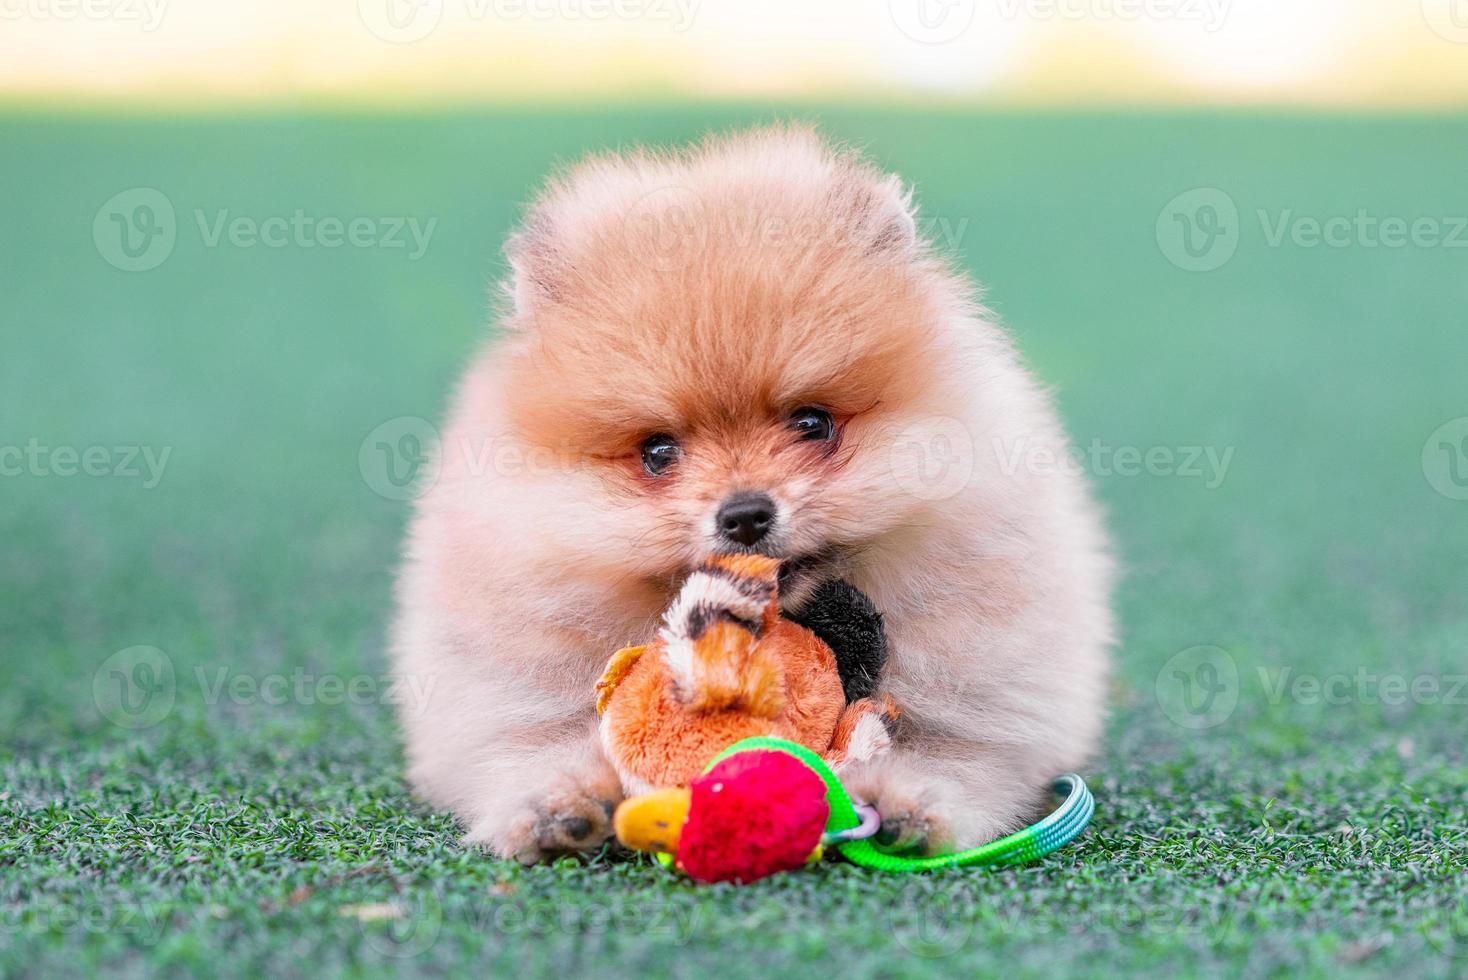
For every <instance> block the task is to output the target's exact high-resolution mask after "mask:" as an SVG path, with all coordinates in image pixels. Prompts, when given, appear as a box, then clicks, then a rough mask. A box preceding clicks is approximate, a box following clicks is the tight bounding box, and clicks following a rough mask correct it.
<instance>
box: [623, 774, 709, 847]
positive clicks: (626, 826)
mask: <svg viewBox="0 0 1468 980" xmlns="http://www.w3.org/2000/svg"><path fill="white" fill-rule="evenodd" d="M692 799H693V795H692V793H690V792H689V791H688V790H687V789H664V790H658V791H657V792H656V793H648V794H646V795H644V796H634V797H632V798H631V799H630V800H623V801H622V803H621V805H619V806H618V807H617V812H616V815H615V816H614V817H613V818H612V827H613V829H614V830H615V831H616V832H617V840H619V841H621V842H622V846H623V847H629V848H631V849H632V850H634V851H651V852H653V853H655V854H675V853H677V851H678V838H679V837H680V836H681V835H682V833H683V824H684V823H686V822H687V821H688V807H689V804H690V802H691V801H692Z"/></svg>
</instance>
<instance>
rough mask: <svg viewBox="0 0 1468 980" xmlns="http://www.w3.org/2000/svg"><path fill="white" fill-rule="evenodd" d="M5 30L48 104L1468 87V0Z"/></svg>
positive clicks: (641, 10) (492, 2)
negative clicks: (1467, 46) (1467, 6)
mask: <svg viewBox="0 0 1468 980" xmlns="http://www.w3.org/2000/svg"><path fill="white" fill-rule="evenodd" d="M3 16H4V34H5V45H6V46H5V59H4V62H3V64H0V85H3V86H4V87H5V89H6V90H7V91H8V92H9V93H10V94H11V95H12V96H14V97H24V98H26V99H43V100H67V101H77V100H83V101H97V100H102V101H106V102H109V103H111V102H123V103H128V104H159V103H162V104H171V105H176V104H184V105H191V106H217V105H219V104H221V103H241V102H243V103H260V102H267V103H281V102H286V103H291V102H302V101H304V102H313V103H321V102H328V103H338V102H345V103H355V104H369V105H371V104H381V103H383V102H389V103H402V102H410V103H415V104H423V103H431V102H444V101H447V102H483V101H489V102H494V103H499V104H505V103H514V102H519V101H523V100H546V99H562V100H564V99H572V100H592V101H597V102H603V101H608V100H625V99H631V98H642V99H646V98H652V99H657V100H666V99H676V98H684V99H687V98H699V99H707V98H714V99H729V98H745V99H749V98H767V97H773V98H792V97H801V98H812V97H814V98H823V99H824V98H841V99H853V98H855V99H869V98H877V99H881V100H884V101H887V100H894V99H897V100H902V99H906V100H933V99H936V100H955V101H961V102H971V101H973V100H983V101H985V102H1002V103H1006V104H1023V105H1107V104H1128V105H1177V104H1188V105H1192V104H1213V105H1219V104H1251V105H1258V104H1272V105H1312V106H1333V107H1343V106H1375V107H1388V106H1390V107H1411V106H1454V105H1461V104H1462V103H1463V101H1464V98H1465V96H1464V92H1465V89H1468V63H1465V61H1468V60H1465V58H1464V56H1463V51H1462V49H1461V48H1455V47H1453V45H1454V44H1455V43H1456V44H1459V45H1461V44H1464V43H1468V13H1465V11H1464V9H1463V7H1462V3H1461V0H1395V2H1382V0H804V2H801V3H788V2H781V0H745V2H739V3H736V2H732V0H260V2H257V3H252V4H249V5H248V6H241V5H235V4H224V3H210V2H204V0H7V6H6V8H5V13H4V15H3ZM1445 42H1446V43H1445Z"/></svg>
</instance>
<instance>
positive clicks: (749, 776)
mask: <svg viewBox="0 0 1468 980" xmlns="http://www.w3.org/2000/svg"><path fill="white" fill-rule="evenodd" d="M689 789H690V790H692V794H693V798H692V802H691V804H690V805H689V809H688V822H687V823H686V824H684V826H683V833H682V835H681V836H680V837H679V840H678V855H677V862H678V866H679V867H680V868H682V869H683V870H684V871H685V872H686V873H687V874H688V876H689V877H691V878H695V879H697V880H699V881H736V882H741V883H746V884H747V883H749V882H751V881H756V880H758V879H760V878H764V877H766V876H767V875H772V874H774V873H775V872H777V871H793V870H794V869H796V868H799V867H801V866H802V865H803V864H805V862H806V860H807V859H808V858H809V857H810V856H811V852H812V851H814V850H815V849H816V846H817V845H818V844H820V842H821V834H822V832H824V831H825V829H826V820H827V818H828V817H829V816H830V812H831V807H830V804H828V803H827V802H826V784H825V781H824V780H822V779H821V777H820V776H818V775H816V773H815V772H814V770H812V769H811V768H810V767H809V766H807V765H806V764H805V763H803V762H801V761H800V760H799V759H797V758H795V757H794V756H792V755H790V754H789V753H786V752H777V751H771V750H768V749H755V750H751V751H747V752H739V753H736V754H734V755H731V756H730V757H729V758H727V759H725V760H724V761H723V762H720V763H719V764H718V765H717V766H715V767H714V768H713V769H711V770H709V771H708V772H707V773H705V774H704V775H702V776H700V777H698V778H697V779H695V780H694V781H693V782H692V783H691V784H689Z"/></svg>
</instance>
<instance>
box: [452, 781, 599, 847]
mask: <svg viewBox="0 0 1468 980" xmlns="http://www.w3.org/2000/svg"><path fill="white" fill-rule="evenodd" d="M617 802H618V797H617V796H616V795H613V794H610V793H606V792H597V791H595V790H582V789H577V790H563V791H560V792H556V793H552V794H550V795H549V796H547V797H545V798H544V799H542V800H539V801H538V802H536V803H535V804H534V805H533V806H531V807H529V808H528V809H527V810H525V811H523V812H521V813H520V814H519V815H518V816H516V817H515V818H514V819H513V820H511V821H510V822H509V823H508V824H506V825H503V826H499V827H489V826H483V825H476V826H475V827H474V828H472V829H471V830H470V832H469V835H468V838H467V839H468V840H469V841H470V842H473V843H478V844H483V845H485V846H487V847H488V848H489V849H490V850H491V851H493V852H494V853H495V854H496V855H497V856H499V857H502V858H511V859H513V860H516V861H519V862H520V863H521V864H538V863H540V862H542V861H550V860H553V859H555V858H557V857H560V856H562V855H564V854H586V853H590V852H592V851H595V850H597V849H598V848H599V847H601V846H602V844H604V843H606V841H607V840H609V839H610V838H611V836H612V813H613V812H614V811H615V810H616V808H617Z"/></svg>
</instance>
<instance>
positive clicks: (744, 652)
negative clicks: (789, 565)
mask: <svg viewBox="0 0 1468 980" xmlns="http://www.w3.org/2000/svg"><path fill="white" fill-rule="evenodd" d="M779 571H780V562H779V560H777V559H774V558H767V557H765V556H763V555H721V556H717V557H714V558H711V559H709V560H708V561H706V562H704V563H703V564H702V565H700V566H699V567H698V568H697V569H696V570H695V571H694V572H693V574H691V575H690V576H689V577H688V579H687V581H686V582H685V583H684V585H683V588H682V590H681V591H680V592H679V593H678V597H677V599H676V600H674V602H673V605H672V606H671V607H670V608H669V609H668V611H667V612H666V613H665V614H664V616H663V627H662V629H661V630H660V631H659V632H658V635H657V638H656V639H654V640H653V642H652V643H650V644H647V645H645V646H636V647H627V648H626V649H623V650H619V651H617V653H616V654H614V655H613V657H612V659H611V661H610V662H609V663H608V664H607V668H606V672H605V673H604V674H603V676H602V679H601V682H600V683H598V684H597V710H598V711H599V712H600V714H601V736H602V744H603V745H604V746H605V748H606V751H607V755H608V757H609V758H610V759H611V760H612V763H613V765H615V766H616V767H617V771H618V773H619V774H620V775H621V777H622V783H623V787H624V789H625V790H626V791H627V792H628V793H629V794H632V793H643V792H647V791H649V790H653V789H662V788H667V787H677V786H687V785H688V783H689V782H690V781H692V780H693V779H694V777H696V776H697V775H698V774H699V773H700V772H702V771H703V768H704V767H705V766H706V765H707V764H708V762H709V760H711V759H712V758H713V757H714V756H715V755H717V754H718V753H719V752H720V751H722V750H723V749H725V748H727V747H728V746H730V745H732V744H733V743H735V742H737V741H739V740H740V739H744V738H749V737H751V736H755V735H772V736H776V737H778V738H784V739H788V740H790V741H792V742H798V743H800V744H801V745H804V746H806V747H807V748H809V749H812V750H813V751H815V752H818V753H820V754H821V755H822V756H823V757H824V758H825V759H826V761H827V762H828V763H829V764H831V765H832V766H833V767H839V766H841V765H843V764H845V763H846V762H848V761H859V760H862V759H866V758H869V757H871V756H872V755H874V754H876V753H877V752H879V751H881V750H882V749H884V748H886V746H887V745H888V744H889V742H890V736H889V732H888V729H889V725H890V723H891V721H892V720H893V719H894V718H895V717H896V711H895V709H894V708H893V707H892V705H891V703H890V702H889V701H885V700H883V701H877V700H875V699H873V698H870V697H859V698H855V699H853V700H851V701H850V702H848V700H847V693H848V690H851V689H852V688H854V687H856V686H857V685H856V684H853V683H852V682H851V679H850V678H849V677H848V678H846V679H845V680H846V683H843V676H842V671H841V670H840V668H839V667H838V662H837V657H836V654H835V653H834V652H833V651H832V649H831V647H830V646H829V645H828V644H827V643H826V642H825V641H824V640H823V639H821V637H820V636H818V635H817V634H816V633H815V632H813V631H812V630H811V629H807V628H806V627H804V626H801V625H799V624H797V623H795V622H793V621H791V620H789V619H785V618H782V617H781V615H780V598H779ZM846 588H847V589H849V588H850V587H849V586H847V587H846ZM851 592H853V593H854V592H855V590H851ZM855 594H856V595H857V596H860V593H855ZM818 595H819V593H818ZM860 601H861V602H863V603H866V600H865V597H860ZM866 609H868V610H870V609H871V607H870V603H866ZM870 614H871V616H873V617H875V611H874V610H871V613H870ZM876 631H877V632H878V633H880V620H879V617H878V618H877V626H876ZM882 652H883V653H884V652H885V651H884V650H883V651H882ZM879 656H880V654H879ZM865 657H866V661H867V662H866V663H864V664H863V665H862V669H863V670H864V672H865V675H866V676H868V677H870V678H871V679H873V680H874V679H875V674H876V672H877V670H879V669H880V663H878V664H875V665H873V664H871V663H870V659H871V658H870V654H869V653H868V654H865Z"/></svg>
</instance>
